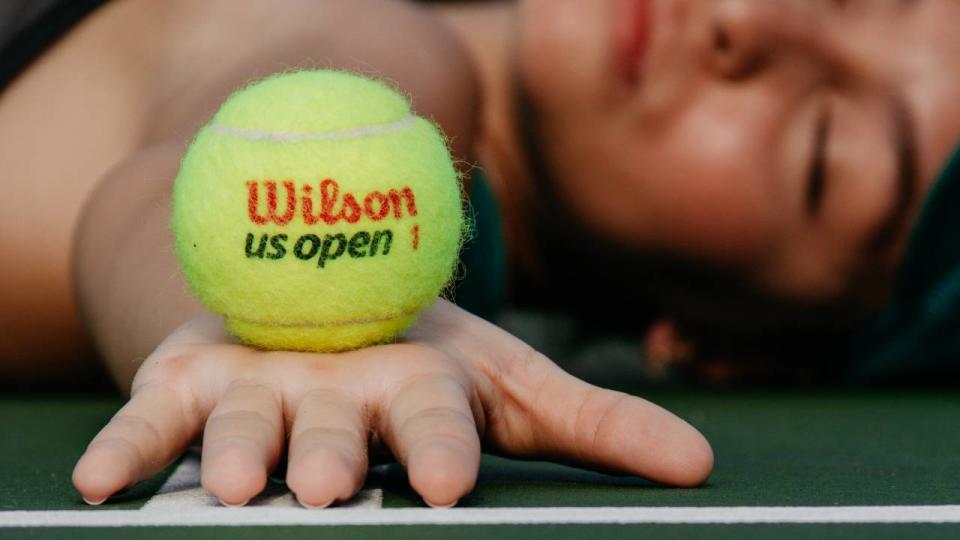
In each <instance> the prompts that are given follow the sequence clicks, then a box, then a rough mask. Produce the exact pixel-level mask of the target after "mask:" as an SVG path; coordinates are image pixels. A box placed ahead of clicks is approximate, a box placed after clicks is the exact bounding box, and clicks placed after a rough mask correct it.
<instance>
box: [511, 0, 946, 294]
mask: <svg viewBox="0 0 960 540" xmlns="http://www.w3.org/2000/svg"><path fill="white" fill-rule="evenodd" d="M958 28H960V2H958V1H957V0H845V1H844V0H833V1H828V0H823V1H816V0H602V1H601V0H524V1H523V2H522V3H521V27H520V37H519V47H520V48H519V56H518V62H519V64H518V67H519V74H520V77H521V81H522V83H523V85H524V87H525V92H526V94H527V96H528V97H529V99H530V101H531V105H532V108H533V109H534V111H535V114H536V120H535V126H533V129H534V130H535V131H536V133H537V138H538V139H539V141H540V145H539V146H540V147H541V148H542V152H543V154H544V155H543V156H542V158H543V159H544V160H545V162H546V163H547V165H548V167H549V169H550V171H551V173H552V175H553V177H554V180H555V182H556V183H557V184H558V186H559V190H560V192H561V194H562V196H563V198H564V199H565V201H566V202H567V203H568V204H569V205H570V206H571V207H572V208H573V209H574V211H575V212H576V213H577V214H578V217H579V218H581V219H582V220H583V221H584V222H585V223H586V224H587V225H588V226H590V227H591V228H593V229H594V230H596V231H599V232H601V233H603V234H607V235H612V236H613V237H614V238H616V239H618V240H620V241H622V242H625V243H628V244H631V245H635V246H637V247H639V248H642V249H647V250H664V251H667V252H670V253H673V254H677V255H685V256H693V257H699V258H705V259H706V260H709V261H711V262H713V263H716V264H721V265H724V266H726V267H730V268H733V269H736V270H738V271H741V272H743V273H745V274H746V275H748V276H749V277H750V278H751V279H752V280H753V281H754V282H755V283H756V284H758V285H759V286H761V287H762V288H764V289H766V290H768V291H770V292H773V293H775V294H779V295H781V296H784V297H788V298H793V299H798V300H810V301H815V300H824V299H829V298H832V297H835V296H837V295H839V294H841V293H844V292H850V291H853V292H854V293H855V294H856V295H857V296H858V297H860V298H862V299H863V300H865V301H867V302H868V303H869V304H876V303H879V302H880V301H882V299H883V297H884V295H885V294H886V291H887V290H888V289H889V284H890V282H891V279H892V276H893V274H894V272H895V270H896V267H897V262H898V260H899V258H900V256H901V255H902V253H903V250H904V245H905V242H906V239H907V237H908V234H909V229H910V226H911V225H912V224H913V222H914V221H915V220H916V217H917V214H918V211H919V208H920V204H921V203H922V198H923V195H924V193H926V192H927V190H928V189H929V187H930V184H931V183H932V181H933V180H934V178H935V177H936V175H937V174H938V172H939V171H940V168H941V167H942V166H943V165H944V163H945V161H946V159H947V157H948V156H949V154H950V152H951V151H952V150H953V148H954V147H955V145H956V144H957V143H958V141H960V31H957V29H958Z"/></svg>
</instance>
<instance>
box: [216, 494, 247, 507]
mask: <svg viewBox="0 0 960 540" xmlns="http://www.w3.org/2000/svg"><path fill="white" fill-rule="evenodd" d="M217 500H219V501H220V504H222V505H224V506H226V507H227V508H240V507H241V506H246V505H247V503H248V502H250V499H247V500H245V501H243V502H242V503H239V504H230V503H228V502H226V501H224V500H223V499H221V498H220V497H217Z"/></svg>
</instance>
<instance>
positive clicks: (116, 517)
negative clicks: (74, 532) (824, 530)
mask: <svg viewBox="0 0 960 540" xmlns="http://www.w3.org/2000/svg"><path fill="white" fill-rule="evenodd" d="M547 523H554V524H603V523H609V524H634V523H660V524H738V523H741V524H756V523H810V524H829V523H960V505H949V506H799V507H798V506H732V507H701V508H696V507H689V508H676V507H627V508H614V507H601V508H578V507H572V508H454V509H449V510H434V509H429V508H393V509H391V508H385V509H376V510H368V509H358V508H327V509H323V510H307V509H305V508H270V507H256V506H254V507H245V508H222V507H220V508H196V509H192V510H189V511H179V512H170V511H166V510H163V511H152V510H67V511H51V512H45V511H14V512H0V528H3V527H159V526H268V525H269V526H276V525H499V524H547Z"/></svg>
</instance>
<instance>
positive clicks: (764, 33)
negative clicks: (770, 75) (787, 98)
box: [704, 0, 814, 80]
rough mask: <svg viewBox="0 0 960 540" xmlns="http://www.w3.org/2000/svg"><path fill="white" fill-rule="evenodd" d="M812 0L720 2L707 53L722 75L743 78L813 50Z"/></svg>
mask: <svg viewBox="0 0 960 540" xmlns="http://www.w3.org/2000/svg"><path fill="white" fill-rule="evenodd" d="M809 2H811V0H801V1H799V2H789V1H783V0H716V1H714V2H712V3H711V13H710V18H709V19H708V24H709V25H710V28H709V29H708V33H707V40H708V41H707V43H706V44H705V47H704V50H705V53H706V58H705V60H706V64H707V66H708V68H709V69H710V70H712V71H713V72H715V73H716V74H717V75H718V76H720V77H723V78H726V79H733V80H736V79H743V78H746V77H749V76H751V75H753V74H754V73H756V72H758V71H761V70H763V69H764V68H765V67H766V66H768V65H769V64H770V63H771V62H772V61H774V60H775V59H777V58H778V57H780V56H782V55H784V54H785V53H787V52H789V51H798V50H804V49H806V50H809V49H810V47H809V46H807V47H803V46H801V44H805V45H809V44H810V40H811V38H812V36H813V35H814V31H813V28H812V25H813V24H814V21H813V20H812V17H811V14H810V10H809V9H807V8H806V7H805V6H804V5H805V4H806V3H809Z"/></svg>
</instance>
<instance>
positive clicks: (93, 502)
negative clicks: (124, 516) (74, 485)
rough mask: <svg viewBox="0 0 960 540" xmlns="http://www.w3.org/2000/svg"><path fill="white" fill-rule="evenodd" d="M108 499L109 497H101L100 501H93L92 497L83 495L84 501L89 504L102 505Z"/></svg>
mask: <svg viewBox="0 0 960 540" xmlns="http://www.w3.org/2000/svg"><path fill="white" fill-rule="evenodd" d="M106 500H107V497H104V498H102V499H100V500H99V501H91V500H90V499H88V498H86V497H83V502H85V503H87V504H89V505H90V506H100V505H101V504H103V502H104V501H106Z"/></svg>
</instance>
